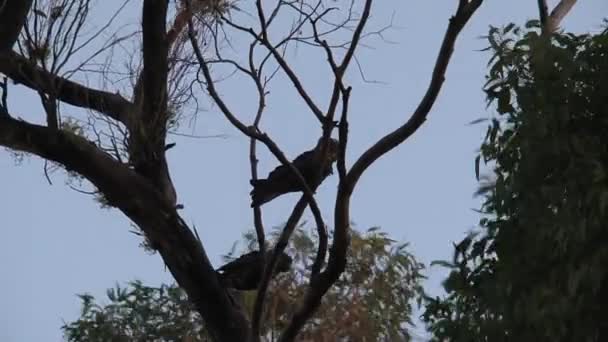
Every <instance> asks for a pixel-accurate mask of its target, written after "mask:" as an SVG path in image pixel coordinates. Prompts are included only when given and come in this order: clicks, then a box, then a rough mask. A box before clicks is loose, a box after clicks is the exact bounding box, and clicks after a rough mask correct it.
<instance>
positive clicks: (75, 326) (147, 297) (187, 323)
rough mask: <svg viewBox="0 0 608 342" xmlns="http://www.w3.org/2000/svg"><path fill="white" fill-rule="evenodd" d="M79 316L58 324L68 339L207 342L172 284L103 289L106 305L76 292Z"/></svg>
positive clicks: (93, 341)
mask: <svg viewBox="0 0 608 342" xmlns="http://www.w3.org/2000/svg"><path fill="white" fill-rule="evenodd" d="M79 297H80V298H81V300H82V309H81V314H80V318H79V319H78V320H77V321H75V322H72V323H69V324H66V325H64V326H63V327H62V329H63V331H64V335H65V338H66V339H67V340H68V341H73V342H78V341H88V342H97V341H98V342H102V341H103V342H106V341H119V342H120V341H142V342H144V341H184V342H186V341H211V339H210V338H209V337H208V336H207V334H206V333H205V331H204V329H203V326H202V324H201V322H200V318H199V316H198V314H197V313H196V311H195V310H194V309H193V308H192V306H191V305H190V303H189V302H188V300H187V298H186V295H185V293H184V292H183V291H182V290H180V289H179V288H177V287H175V286H167V285H162V286H160V287H158V288H157V287H149V286H145V285H143V284H141V282H138V281H134V282H131V283H130V284H129V286H128V288H121V287H119V286H118V285H117V286H116V288H112V289H109V290H108V291H107V297H108V299H109V301H110V304H108V305H105V306H101V305H99V304H96V303H95V302H94V300H95V299H94V298H93V296H91V295H87V294H85V295H80V296H79Z"/></svg>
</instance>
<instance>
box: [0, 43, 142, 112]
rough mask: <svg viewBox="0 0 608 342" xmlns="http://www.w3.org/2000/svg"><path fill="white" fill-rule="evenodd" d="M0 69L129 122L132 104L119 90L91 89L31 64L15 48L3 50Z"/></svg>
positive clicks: (63, 98)
mask: <svg viewBox="0 0 608 342" xmlns="http://www.w3.org/2000/svg"><path fill="white" fill-rule="evenodd" d="M0 72H1V73H3V74H5V75H7V76H8V77H9V78H11V79H12V80H13V81H15V82H17V83H21V84H23V85H25V86H27V87H29V88H32V89H34V90H37V91H42V92H44V93H47V94H48V93H55V94H56V96H57V99H58V100H60V101H63V102H65V103H69V104H71V105H73V106H77V107H82V108H90V109H93V110H95V111H98V112H100V113H103V114H106V115H108V116H109V117H111V118H113V119H114V120H117V121H120V122H122V123H124V124H128V117H129V114H130V113H131V112H132V109H133V105H132V103H131V102H130V101H128V100H126V99H125V98H123V97H122V96H120V94H113V93H110V92H107V91H102V90H97V89H92V88H89V87H86V86H84V85H81V84H79V83H76V82H73V81H70V80H67V79H65V78H62V77H58V76H56V75H54V74H52V73H49V72H47V71H44V70H43V69H41V68H40V67H37V66H35V65H32V63H30V61H28V60H27V59H25V58H24V57H22V56H20V55H18V54H16V53H14V52H12V51H8V52H0Z"/></svg>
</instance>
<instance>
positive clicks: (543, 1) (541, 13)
mask: <svg viewBox="0 0 608 342" xmlns="http://www.w3.org/2000/svg"><path fill="white" fill-rule="evenodd" d="M538 17H539V19H540V25H541V27H543V28H545V27H546V26H547V18H548V17H549V8H548V7H547V0H538Z"/></svg>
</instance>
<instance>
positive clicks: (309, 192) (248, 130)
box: [189, 25, 324, 225]
mask: <svg viewBox="0 0 608 342" xmlns="http://www.w3.org/2000/svg"><path fill="white" fill-rule="evenodd" d="M189 30H190V41H191V43H192V46H193V48H194V51H195V53H196V57H197V59H198V62H199V64H200V67H201V70H202V72H203V76H204V78H205V82H206V87H207V91H208V92H209V95H210V96H211V98H212V99H213V100H214V102H215V103H216V104H217V105H218V107H219V108H220V110H221V111H222V113H223V114H224V116H225V117H226V119H228V121H229V122H230V123H231V124H232V125H233V126H234V127H236V128H237V129H238V130H239V131H240V132H241V133H243V134H244V135H246V136H247V137H249V138H253V139H256V140H258V141H260V142H262V143H264V145H266V147H267V148H268V149H269V150H270V152H271V153H272V154H273V155H274V156H275V157H276V158H277V159H278V160H279V162H281V164H283V165H285V166H287V167H289V169H290V170H291V171H292V172H293V173H294V175H296V177H297V178H298V182H300V185H301V186H302V189H303V192H304V195H305V196H306V199H307V200H308V202H309V205H310V208H311V210H312V212H313V216H314V217H315V221H316V223H317V224H321V225H324V223H323V218H322V215H321V210H320V209H319V206H318V205H317V203H316V200H315V198H314V190H313V189H310V187H309V186H308V184H307V183H306V180H305V179H304V177H303V176H302V174H301V173H300V171H299V170H298V169H297V168H296V167H295V166H294V165H293V164H292V163H291V162H290V161H289V160H288V159H287V157H286V156H285V154H284V153H283V151H281V149H280V148H279V147H278V146H277V144H276V143H275V142H274V141H273V140H272V139H271V138H270V137H269V136H268V135H267V134H266V133H261V132H260V131H258V130H256V129H255V128H253V127H248V126H246V125H245V124H243V123H242V122H241V121H240V120H239V119H238V118H237V117H236V116H235V115H234V114H233V113H232V111H231V110H230V109H229V108H228V106H227V105H226V103H225V102H224V100H222V98H221V96H220V95H219V94H218V92H217V90H216V89H215V82H214V81H213V78H212V76H211V71H210V70H209V66H208V63H207V61H206V60H205V57H204V56H203V54H202V52H201V50H200V48H199V47H198V42H197V41H196V40H195V39H194V33H193V29H192V25H190V26H189Z"/></svg>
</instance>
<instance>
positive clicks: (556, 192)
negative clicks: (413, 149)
mask: <svg viewBox="0 0 608 342" xmlns="http://www.w3.org/2000/svg"><path fill="white" fill-rule="evenodd" d="M539 31H540V30H539V27H538V23H537V22H534V21H532V22H529V23H528V24H527V25H526V28H525V29H520V28H517V27H515V25H513V24H511V25H508V26H507V27H505V28H501V29H498V28H491V31H490V34H489V35H488V41H489V43H490V47H489V48H488V49H489V50H491V51H492V52H493V56H492V58H491V60H490V63H489V73H488V76H487V79H488V82H487V83H486V86H485V91H486V93H487V98H488V102H489V104H492V105H495V106H496V111H497V113H498V114H497V115H496V118H494V119H493V120H492V123H491V124H490V125H489V127H488V131H487V135H486V138H485V141H484V143H483V145H482V147H481V151H480V156H479V157H478V158H477V160H476V168H475V170H476V174H477V176H478V177H479V163H480V160H482V161H485V162H486V163H487V164H488V165H490V166H491V167H492V169H493V172H492V174H491V176H489V177H486V179H485V184H484V185H482V188H481V190H480V193H482V194H483V195H484V198H485V201H484V202H483V205H482V208H481V211H482V214H483V218H482V219H481V221H480V227H481V229H480V230H481V231H480V232H479V233H478V234H477V235H472V236H470V237H468V238H466V239H465V240H463V241H462V242H461V243H460V244H458V245H457V246H456V250H455V256H454V260H453V262H452V263H449V266H450V267H451V268H452V272H451V274H450V276H449V277H448V279H446V281H445V288H446V290H447V292H448V296H447V297H446V298H443V299H440V298H434V299H429V305H428V307H427V311H426V313H425V315H424V319H425V320H426V321H427V323H429V326H430V329H431V330H432V332H433V333H434V335H435V338H437V339H438V340H446V339H448V340H450V341H606V340H608V335H607V334H608V321H606V319H605V317H608V316H607V314H608V306H606V303H608V227H607V226H606V224H607V222H608V31H603V32H600V33H597V34H593V35H589V34H585V35H575V34H571V33H557V34H553V35H551V36H545V35H543V34H540V33H539Z"/></svg>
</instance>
